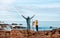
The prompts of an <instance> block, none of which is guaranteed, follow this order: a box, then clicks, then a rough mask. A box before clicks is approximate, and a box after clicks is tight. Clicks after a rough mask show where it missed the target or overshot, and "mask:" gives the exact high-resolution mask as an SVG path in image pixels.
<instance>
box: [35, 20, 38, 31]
mask: <svg viewBox="0 0 60 38" xmlns="http://www.w3.org/2000/svg"><path fill="white" fill-rule="evenodd" d="M35 23H36V31H38V20H36V22H35Z"/></svg>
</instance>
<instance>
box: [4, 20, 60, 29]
mask: <svg viewBox="0 0 60 38" xmlns="http://www.w3.org/2000/svg"><path fill="white" fill-rule="evenodd" d="M5 23H10V24H11V23H17V24H23V25H22V26H24V27H27V24H26V22H25V21H15V22H11V21H10V22H7V21H6V22H5ZM50 26H52V27H53V28H49V27H50ZM56 28H60V21H39V30H52V29H56ZM31 29H32V23H31ZM34 30H35V26H34Z"/></svg>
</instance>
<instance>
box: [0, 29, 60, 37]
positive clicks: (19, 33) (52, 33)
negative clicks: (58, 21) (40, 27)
mask: <svg viewBox="0 0 60 38" xmlns="http://www.w3.org/2000/svg"><path fill="white" fill-rule="evenodd" d="M0 38H60V28H59V29H53V30H49V31H38V32H36V31H32V30H11V31H1V30H0Z"/></svg>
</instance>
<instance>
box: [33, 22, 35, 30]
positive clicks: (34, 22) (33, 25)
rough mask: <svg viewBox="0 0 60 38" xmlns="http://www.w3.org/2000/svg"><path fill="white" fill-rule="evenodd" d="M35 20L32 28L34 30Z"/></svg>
mask: <svg viewBox="0 0 60 38" xmlns="http://www.w3.org/2000/svg"><path fill="white" fill-rule="evenodd" d="M34 25H35V21H33V22H32V29H33V30H34Z"/></svg>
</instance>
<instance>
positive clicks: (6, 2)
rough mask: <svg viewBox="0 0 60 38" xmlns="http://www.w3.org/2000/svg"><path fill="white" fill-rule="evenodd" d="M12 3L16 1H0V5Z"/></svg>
mask: <svg viewBox="0 0 60 38" xmlns="http://www.w3.org/2000/svg"><path fill="white" fill-rule="evenodd" d="M14 1H16V0H0V3H1V4H11V3H13V2H14Z"/></svg>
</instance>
